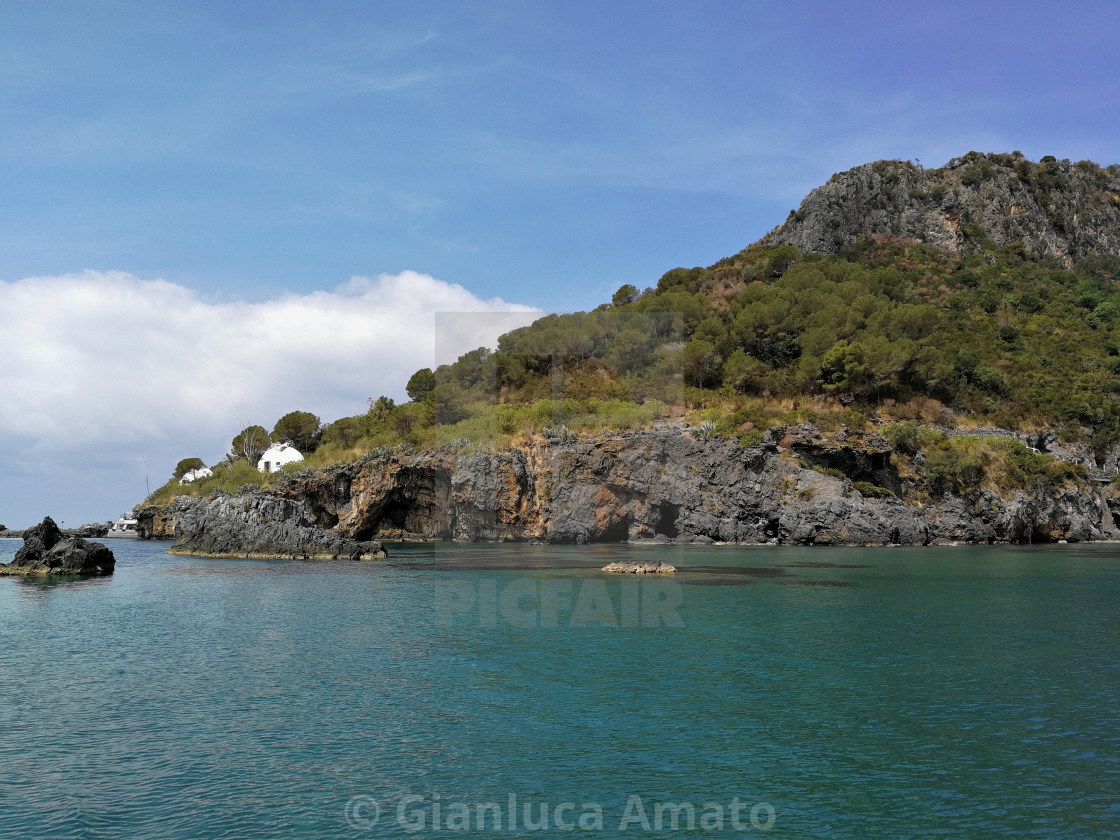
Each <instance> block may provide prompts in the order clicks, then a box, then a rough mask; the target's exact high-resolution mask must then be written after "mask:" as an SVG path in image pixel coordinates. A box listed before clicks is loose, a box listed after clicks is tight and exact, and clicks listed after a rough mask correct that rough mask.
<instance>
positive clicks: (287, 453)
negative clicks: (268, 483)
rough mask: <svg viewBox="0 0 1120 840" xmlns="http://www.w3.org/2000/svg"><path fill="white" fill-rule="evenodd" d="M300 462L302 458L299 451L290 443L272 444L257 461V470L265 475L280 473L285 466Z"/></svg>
mask: <svg viewBox="0 0 1120 840" xmlns="http://www.w3.org/2000/svg"><path fill="white" fill-rule="evenodd" d="M302 460H303V456H302V455H301V454H300V453H299V450H298V449H296V448H295V447H294V446H292V445H291V444H290V443H274V444H273V445H272V446H270V447H268V449H266V450H265V452H264V454H263V455H262V456H261V459H260V460H259V461H257V469H258V470H260V471H261V472H265V473H274V472H280V468H281V467H282V466H284V465H285V464H294V463H295V462H296V461H302Z"/></svg>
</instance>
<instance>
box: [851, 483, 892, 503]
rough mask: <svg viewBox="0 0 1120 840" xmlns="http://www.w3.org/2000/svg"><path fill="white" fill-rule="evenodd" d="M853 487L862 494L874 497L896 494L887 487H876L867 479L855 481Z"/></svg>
mask: <svg viewBox="0 0 1120 840" xmlns="http://www.w3.org/2000/svg"><path fill="white" fill-rule="evenodd" d="M852 489H853V490H857V491H859V494H860V495H861V496H868V497H870V498H872V499H886V498H889V497H893V496H894V493H892V492H891V491H890V490H888V489H887V488H886V487H876V486H875V485H874V484H871V483H869V482H867V481H853V482H852Z"/></svg>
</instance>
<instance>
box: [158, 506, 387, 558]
mask: <svg viewBox="0 0 1120 840" xmlns="http://www.w3.org/2000/svg"><path fill="white" fill-rule="evenodd" d="M167 508H168V509H167V510H165V511H163V512H162V513H161V516H159V517H158V518H157V517H156V516H155V515H154V514H155V511H154V510H153V509H152V508H146V509H145V510H144V511H143V516H142V517H141V518H140V521H139V530H140V535H141V537H142V538H149V539H150V538H152V537H156V538H164V539H166V538H171V539H174V540H175V545H174V547H173V548H171V549H170V552H171V553H172V554H187V555H194V556H200V557H225V558H252V559H260V560H281V559H284V560H286V559H292V560H340V559H343V560H376V559H380V558H383V557H385V556H386V554H385V549H384V547H383V545H382V544H381V542H380V541H378V540H354V539H349V538H347V537H346V536H345V535H343V534H340V533H338V532H336V531H328V530H324V529H322V528H319V527H317V526H316V525H315V523H314V522H313V521H312V520H311V519H310V518H309V517H308V515H307V512H306V510H305V508H304V506H303V505H302V504H301V503H300V502H298V501H294V500H292V499H284V498H277V497H275V496H271V495H268V494H264V493H255V494H247V495H242V496H217V497H214V498H210V499H191V498H189V497H181V498H179V499H177V500H176V501H175V502H174V503H172V504H171V505H168V506H167ZM169 522H170V523H173V524H172V525H171V527H170V532H168V531H167V530H165V529H167V527H168V523H169Z"/></svg>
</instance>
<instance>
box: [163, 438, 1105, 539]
mask: <svg viewBox="0 0 1120 840" xmlns="http://www.w3.org/2000/svg"><path fill="white" fill-rule="evenodd" d="M891 455H892V453H891V449H890V447H889V445H888V444H887V442H886V440H884V439H883V438H882V437H880V436H878V435H876V434H874V433H872V432H866V433H865V432H860V433H852V434H850V435H848V434H845V433H841V434H840V435H830V436H828V437H827V438H826V437H824V436H822V435H821V434H819V433H818V432H817V430H816V429H814V428H813V427H812V426H810V425H808V424H806V425H804V426H798V427H787V428H780V429H775V430H772V431H771V432H769V433H768V434H767V436H766V438H765V439H764V440H763V441H762V443H761V444H760V445H758V446H753V447H746V448H744V447H741V446H740V445H739V444H738V443H737V442H735V441H728V440H700V439H697V438H696V437H694V436H693V435H692V434H691V433H689V432H688V431H686V430H685V429H683V428H679V427H671V426H667V427H661V428H657V429H651V430H646V431H638V432H628V433H623V434H617V435H609V436H600V437H595V438H588V439H583V440H579V441H577V442H574V443H556V442H539V443H535V444H531V445H527V446H524V447H521V448H516V449H511V450H507V451H503V452H498V453H494V454H485V455H469V454H462V453H456V452H450V451H440V452H427V453H422V454H393V455H383V456H380V457H377V458H369V459H367V460H366V461H364V462H359V463H353V464H346V465H340V466H335V467H331V468H327V469H323V470H316V471H309V472H308V473H306V474H304V475H301V476H295V477H289V478H288V479H287V480H286V481H284V482H282V483H280V484H278V485H276V486H274V487H273V488H272V489H271V491H270V493H271V494H272V495H271V496H270V497H267V498H272V499H274V501H275V505H276V510H275V511H274V512H273V514H272V516H274V517H275V516H278V515H279V512H280V511H282V510H285V511H287V513H286V514H285V515H287V516H294V517H297V518H306V520H305V521H306V522H307V523H314V525H315V526H317V527H318V528H319V529H322V532H323V533H325V534H330V535H333V536H337V537H338V538H340V539H344V540H353V541H364V540H370V539H374V538H377V539H389V540H394V539H437V540H543V541H547V542H554V543H589V542H619V541H625V540H635V541H636V540H657V541H673V542H714V541H720V542H740V543H782V544H794V545H811V544H825V545H885V544H905V545H925V544H930V543H935V542H969V543H991V542H1016V543H1024V542H1039V541H1043V542H1044V541H1057V540H1070V541H1080V540H1100V539H1108V538H1111V537H1113V536H1114V535H1115V529H1114V525H1113V520H1112V511H1111V510H1110V508H1109V503H1110V502H1109V498H1108V494H1107V493H1106V491H1105V490H1104V489H1103V488H1101V487H1099V486H1093V485H1092V484H1091V483H1085V482H1082V483H1079V484H1077V485H1076V486H1074V485H1070V486H1066V487H1061V488H1051V489H1044V488H1041V487H1037V488H1035V489H1033V490H1031V491H1029V492H1028V491H1025V490H1023V491H1016V492H1008V493H1004V494H1003V495H1000V494H997V493H995V492H992V491H991V490H982V489H977V490H974V491H972V492H970V493H967V494H964V495H952V494H947V495H944V496H941V497H938V498H934V499H929V500H926V501H918V500H916V499H914V498H912V497H908V498H907V499H906V500H904V499H903V498H900V495H902V496H906V495H907V494H906V493H905V492H903V488H904V485H905V483H906V481H907V479H905V478H904V477H903V476H900V475H899V474H898V472H897V471H896V469H895V466H894V462H893V461H892V458H891ZM826 470H827V471H829V472H825V471H826ZM830 473H831V474H830ZM840 473H843V474H844V476H846V477H839V474H840ZM860 488H862V489H863V491H864V492H861V490H860ZM869 488H870V489H869ZM872 489H873V490H874V492H871V490H872ZM891 490H893V491H896V492H890V491H891ZM255 498H258V497H236V496H235V497H220V499H221V501H220V502H216V501H215V500H205V499H204V500H194V499H186V498H182V499H180V500H178V501H177V502H176V503H175V504H173V505H171V506H168V507H164V508H158V509H157V508H148V509H146V510H144V511H142V512H141V523H142V527H143V528H144V530H145V533H146V535H155V536H161V535H162V536H168V535H169V534H172V533H173V534H174V535H175V537H176V538H177V539H179V540H180V541H186V540H190V539H191V537H190V535H191V534H197V533H199V532H203V531H206V530H207V529H208V528H211V527H212V525H211V524H210V523H212V522H213V521H214V518H215V517H216V516H217V515H218V514H219V513H220V512H221V511H225V509H226V508H230V509H231V510H232V509H233V508H238V506H239V505H241V506H246V505H247V506H248V508H249V509H255V510H257V511H258V513H257V514H253V515H254V516H256V519H255V520H254V522H257V521H259V519H260V513H259V512H260V511H263V510H264V508H263V507H261V506H260V504H259V502H254V501H252V499H255ZM246 499H248V501H246ZM282 502H286V503H287V504H288V505H290V506H291V507H289V508H284V506H283V504H282ZM254 505H255V506H256V507H255V508H254ZM1117 512H1118V513H1120V509H1118V511H1117ZM246 515H247V516H248V514H246ZM221 516H222V517H224V519H225V521H227V522H228V521H241V522H242V525H240V526H238V527H241V528H242V529H244V528H246V527H248V520H247V519H246V518H245V517H242V518H241V519H238V517H237V516H233V519H232V520H231V519H230V517H231V514H230V512H229V511H225V512H224V513H221ZM301 521H302V519H301ZM253 527H255V526H253Z"/></svg>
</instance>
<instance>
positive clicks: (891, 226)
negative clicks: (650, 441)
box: [761, 152, 1120, 264]
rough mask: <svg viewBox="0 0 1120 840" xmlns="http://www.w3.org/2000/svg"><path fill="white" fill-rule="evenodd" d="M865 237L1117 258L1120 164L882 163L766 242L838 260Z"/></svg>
mask: <svg viewBox="0 0 1120 840" xmlns="http://www.w3.org/2000/svg"><path fill="white" fill-rule="evenodd" d="M861 236H866V237H888V238H894V239H916V240H918V241H920V242H927V243H929V244H931V245H935V246H937V247H938V248H943V249H945V250H948V251H951V252H953V253H956V254H966V253H971V252H973V251H976V250H979V249H980V247H981V245H982V241H983V239H984V238H987V239H989V240H991V241H992V242H994V243H995V244H996V245H1000V246H1004V245H1008V244H1010V243H1012V242H1021V243H1022V246H1023V250H1024V251H1025V252H1026V253H1027V254H1028V255H1030V256H1032V257H1035V258H1038V257H1044V256H1047V255H1049V256H1053V257H1057V258H1058V259H1060V260H1062V261H1064V262H1066V263H1067V264H1068V263H1070V262H1072V261H1076V260H1079V259H1081V258H1082V257H1084V256H1086V255H1088V254H1091V253H1094V252H1100V253H1107V254H1120V166H1109V167H1107V168H1102V167H1099V166H1097V165H1096V164H1095V163H1092V162H1091V161H1081V162H1078V163H1070V161H1068V160H1060V161H1059V160H1055V159H1054V158H1053V157H1047V158H1043V159H1042V162H1040V163H1034V162H1032V161H1029V160H1027V159H1026V158H1025V157H1023V155H1022V154H1020V153H1018V152H1015V153H1012V154H987V155H985V154H980V153H978V152H969V153H968V154H967V155H964V156H963V157H960V158H954V159H953V160H951V161H949V163H947V164H946V165H945V166H943V167H941V168H940V169H925V168H923V167H922V166H920V165H918V164H917V163H911V162H909V161H897V160H887V161H877V162H876V163H868V164H865V165H863V166H857V167H855V168H854V169H849V170H848V171H846V172H840V173H837V174H836V175H833V176H832V178H831V179H830V180H829V182H828V183H827V184H825V185H824V186H821V187H818V188H817V189H815V190H813V191H812V192H811V193H809V195H808V196H806V197H805V199H804V200H803V201H802V202H801V206H800V207H799V208H798V209H797V210H796V211H794V212H792V213H791V214H790V217H789V218H788V219H787V220H786V222H785V223H784V224H782V225H781V226H779V227H777V228H775V229H774V230H773V231H771V232H770V233H769V234H767V235H766V237H764V238H763V239H762V243H761V244H764V245H793V246H795V247H796V248H798V249H799V250H800V251H802V252H806V253H808V252H812V253H819V254H834V253H839V252H840V251H842V250H843V249H844V248H845V247H847V246H850V245H852V244H853V243H855V242H856V240H857V239H858V238H859V237H861Z"/></svg>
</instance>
